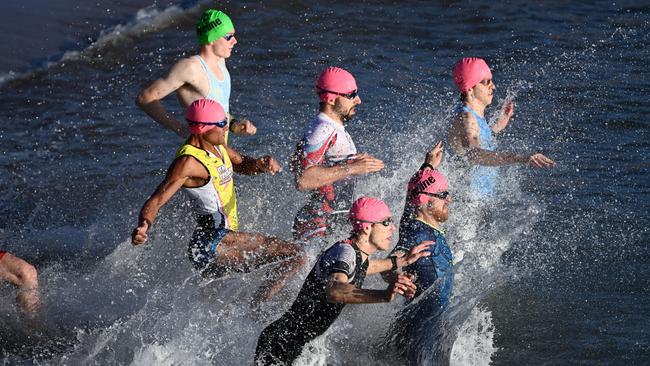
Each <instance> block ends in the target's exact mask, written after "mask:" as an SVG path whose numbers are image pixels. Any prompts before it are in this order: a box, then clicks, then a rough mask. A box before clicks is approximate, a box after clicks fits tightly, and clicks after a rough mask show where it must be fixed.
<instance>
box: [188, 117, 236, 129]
mask: <svg viewBox="0 0 650 366" xmlns="http://www.w3.org/2000/svg"><path fill="white" fill-rule="evenodd" d="M187 124H188V125H190V126H194V125H208V126H217V127H219V128H224V127H226V125H227V124H228V120H227V119H224V120H223V121H221V122H195V121H190V120H189V119H188V120H187Z"/></svg>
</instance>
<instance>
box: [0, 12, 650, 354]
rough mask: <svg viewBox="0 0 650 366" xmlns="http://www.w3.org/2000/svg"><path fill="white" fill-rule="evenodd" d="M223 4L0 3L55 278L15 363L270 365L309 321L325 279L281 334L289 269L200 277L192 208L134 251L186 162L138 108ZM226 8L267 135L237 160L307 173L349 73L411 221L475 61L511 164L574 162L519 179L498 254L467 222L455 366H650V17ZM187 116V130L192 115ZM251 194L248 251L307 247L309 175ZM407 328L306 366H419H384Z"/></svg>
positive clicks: (13, 222)
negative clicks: (257, 305) (518, 158)
mask: <svg viewBox="0 0 650 366" xmlns="http://www.w3.org/2000/svg"><path fill="white" fill-rule="evenodd" d="M206 4H210V3H209V2H205V3H196V2H193V1H179V2H177V3H174V2H171V1H170V2H158V3H155V4H154V3H150V2H148V1H145V0H140V1H136V2H132V1H131V2H129V3H128V4H124V3H119V2H117V3H114V2H110V3H109V2H105V3H104V2H101V1H99V2H93V3H92V4H89V5H79V4H76V3H74V2H72V1H70V2H67V1H61V2H56V4H39V2H36V1H30V0H27V1H22V2H20V3H7V4H4V3H3V4H2V5H0V9H2V10H3V11H2V12H0V13H1V14H2V15H0V17H2V20H3V21H2V22H0V24H1V25H2V28H0V29H1V30H2V34H3V42H2V44H3V48H2V55H1V58H0V74H2V75H3V76H2V81H3V84H2V85H1V86H0V118H1V120H2V123H1V124H0V141H1V143H2V147H3V154H2V155H0V171H1V172H2V173H1V174H0V185H1V186H2V187H3V189H2V190H1V193H0V215H1V216H0V217H2V220H0V221H2V222H1V223H0V241H1V242H2V247H3V248H4V249H7V250H9V251H11V252H14V253H16V254H17V255H19V256H21V257H23V258H25V259H27V260H29V261H30V262H32V263H34V264H35V265H36V266H37V267H38V269H39V271H40V281H41V287H42V300H43V314H42V324H41V325H40V328H39V329H37V330H34V329H31V328H27V327H26V326H25V323H24V322H23V321H22V319H21V318H20V316H19V311H18V310H17V309H16V307H15V304H14V296H15V292H14V291H13V290H12V289H11V288H10V287H9V286H5V285H0V291H1V294H0V298H1V299H2V301H1V302H0V314H1V316H0V349H2V357H3V363H4V364H11V365H13V364H69V365H76V364H89V365H93V364H96V365H106V364H132V365H150V364H161V365H172V364H174V365H175V364H197V365H200V364H250V363H251V362H252V357H253V350H254V346H255V342H256V339H257V335H258V334H259V332H260V331H261V329H262V328H263V327H264V326H265V325H266V324H267V323H268V321H269V320H270V319H272V318H274V317H277V316H279V315H280V314H281V312H282V311H283V309H284V308H285V307H286V306H288V305H289V304H290V302H291V300H292V296H294V295H295V293H296V290H297V289H298V287H299V286H300V284H301V280H302V277H304V275H305V274H306V272H305V273H303V274H302V277H300V278H296V279H295V280H294V281H293V282H292V283H291V284H290V286H289V288H288V289H287V291H285V292H284V293H281V294H280V296H279V297H278V298H277V299H275V300H273V301H272V302H271V303H269V304H267V305H265V306H264V307H263V309H262V310H263V311H264V312H265V313H264V315H262V316H260V315H258V314H253V313H252V312H251V310H250V308H249V306H248V298H249V296H250V294H251V292H252V291H253V290H254V289H255V285H256V284H257V282H258V279H259V277H260V276H261V275H262V274H263V273H264V272H265V271H267V270H268V268H266V269H261V270H259V271H257V272H255V273H252V274H249V275H245V276H239V275H237V276H232V277H229V278H225V279H220V280H217V281H212V282H205V281H202V280H201V279H200V278H198V277H197V276H196V275H195V274H193V273H192V271H191V269H190V265H189V263H188V261H187V259H186V258H185V245H186V243H187V241H188V240H189V235H190V233H191V231H192V226H193V223H192V220H191V218H190V217H188V213H189V212H190V207H189V205H188V204H187V203H185V199H184V197H183V195H178V197H176V198H175V199H174V200H173V201H172V202H170V204H169V205H168V206H167V207H166V208H165V209H163V211H162V212H161V215H160V218H159V221H158V224H157V225H156V227H155V230H154V231H153V232H152V235H151V242H150V244H149V246H148V247H147V248H144V249H143V248H133V247H132V246H131V244H130V243H129V234H130V231H131V229H132V227H133V225H134V224H135V222H136V217H137V212H138V210H139V208H140V205H141V204H142V203H143V202H144V200H145V199H146V198H147V197H148V195H149V194H150V193H151V192H152V191H153V189H154V187H155V186H156V185H157V183H158V182H159V181H160V180H161V179H162V177H163V174H164V171H165V169H166V167H167V166H168V164H169V162H170V161H171V159H172V157H173V153H174V151H175V148H176V147H177V146H178V145H179V143H180V141H179V140H178V139H177V138H176V137H175V136H174V135H173V134H172V133H170V132H167V131H164V130H162V129H161V128H159V127H157V125H155V123H154V122H152V121H151V120H149V119H148V118H147V117H146V116H145V114H144V113H143V112H141V111H139V110H138V109H137V108H136V107H135V106H134V104H133V100H134V98H135V96H136V94H137V93H138V91H139V90H140V89H141V88H142V87H143V86H145V85H146V84H147V83H148V82H149V81H150V80H152V79H154V78H156V77H158V76H160V75H162V74H163V73H164V72H166V70H167V68H168V67H169V66H170V65H171V64H172V63H173V61H174V60H176V59H178V58H179V57H182V56H186V55H190V54H192V53H193V52H194V44H195V39H194V33H193V24H194V21H195V19H196V17H197V16H198V14H200V12H201V10H202V9H203V8H205V6H206ZM223 8H224V9H225V10H226V11H227V12H228V13H229V14H230V15H231V17H232V18H233V21H234V23H235V27H236V29H237V34H238V41H239V44H238V45H237V46H236V48H235V53H234V54H233V57H231V59H229V60H228V65H229V68H230V71H231V75H232V77H233V99H232V100H231V106H232V108H233V112H234V113H235V114H238V113H239V114H242V113H243V114H245V115H246V116H248V117H250V118H251V119H252V120H253V121H254V122H255V123H256V124H257V126H258V134H257V135H255V136H254V137H251V138H245V139H244V138H237V139H235V141H234V143H235V145H236V146H237V147H238V148H240V149H241V150H243V151H245V152H247V153H250V154H252V155H260V154H263V153H268V152H270V153H273V154H274V155H275V156H277V157H278V158H279V159H280V160H283V161H284V162H286V160H287V159H288V156H289V154H290V153H291V150H292V147H293V146H294V144H295V142H296V141H297V140H298V137H299V135H300V134H301V133H302V128H303V127H304V125H305V124H306V123H307V121H308V120H309V119H310V118H311V117H312V116H313V115H314V114H315V113H316V109H317V104H316V98H315V97H314V95H313V83H314V79H315V77H316V75H317V74H318V72H319V71H320V70H321V69H322V68H323V67H325V66H327V65H339V66H343V67H346V68H347V69H349V70H350V71H351V72H352V73H353V74H355V76H356V77H357V81H358V83H359V85H360V93H361V97H362V99H363V102H364V103H363V104H362V106H361V107H360V108H359V113H358V118H357V119H355V120H354V121H353V122H352V123H351V124H350V125H349V127H348V130H349V131H350V134H351V135H352V136H353V138H354V139H355V141H356V143H357V146H358V147H359V149H360V150H361V151H367V152H369V153H371V154H374V155H376V156H378V157H380V158H381V159H383V160H384V161H385V163H386V169H385V170H384V171H382V172H381V173H379V174H375V175H373V176H370V177H367V178H364V179H362V180H361V182H360V191H359V193H360V194H361V193H363V194H372V195H376V196H379V197H383V198H385V199H386V201H387V202H388V203H389V205H390V206H391V208H392V209H393V211H394V212H395V213H399V212H401V210H402V205H403V195H404V191H405V185H406V179H407V178H406V177H408V176H409V175H410V174H411V173H412V172H413V171H414V169H416V168H417V167H418V166H419V165H420V163H421V159H422V157H423V153H424V151H425V149H427V148H428V147H429V146H431V145H432V144H433V142H434V141H435V140H437V139H439V138H442V137H443V135H444V131H445V129H446V126H447V124H448V123H449V120H450V116H451V114H452V112H453V109H454V107H455V106H456V103H457V95H456V91H455V89H454V86H453V82H452V78H451V75H450V74H451V67H452V65H453V63H454V62H455V61H456V60H457V59H458V58H459V57H463V56H479V57H484V58H486V59H487V60H488V62H489V63H490V65H491V66H492V68H493V73H494V77H495V81H496V83H497V98H496V100H495V106H494V107H492V108H491V110H490V112H492V115H494V112H495V111H496V110H497V109H498V105H499V103H501V102H503V100H505V99H506V98H508V97H513V98H515V100H516V102H517V111H516V117H515V119H514V121H513V122H512V125H511V126H510V127H509V129H508V133H507V134H505V135H504V136H502V137H500V138H499V146H501V147H503V148H511V149H517V150H528V151H533V150H536V149H539V150H540V151H543V152H544V153H545V154H547V155H549V156H551V157H552V158H554V159H555V160H556V161H557V162H558V163H559V164H558V167H557V168H556V169H555V170H552V171H532V170H528V169H525V168H510V169H504V170H503V177H504V178H503V181H502V183H503V184H502V185H501V187H500V192H499V195H498V200H497V201H498V203H496V204H494V205H493V206H490V209H491V211H492V215H493V217H495V218H496V219H495V225H493V226H491V227H490V228H489V229H487V230H481V231H479V233H480V235H478V236H475V234H476V232H477V231H476V230H477V228H475V227H472V225H470V224H468V221H469V220H468V218H472V217H474V216H473V215H475V214H476V213H475V211H473V210H472V209H471V208H469V207H463V206H462V205H460V204H458V203H456V204H454V205H452V207H451V219H450V221H449V223H448V225H447V227H448V229H449V239H450V242H452V243H453V244H452V247H453V249H454V251H455V252H456V253H461V252H462V253H463V261H462V263H461V265H459V269H458V273H457V276H456V280H457V281H456V285H455V286H456V287H455V294H454V297H453V298H452V306H451V307H450V309H449V311H448V314H447V316H446V322H447V323H446V326H447V327H448V330H449V331H448V335H447V336H446V338H445V342H449V343H451V344H452V352H451V356H450V359H451V363H452V364H453V365H481V364H483V365H485V364H494V365H519V364H607V365H609V364H611V365H619V364H620V365H629V364H639V365H641V364H647V363H648V362H649V360H650V349H649V347H650V336H649V335H648V329H650V321H649V320H648V319H650V309H649V308H648V306H647V305H646V304H647V303H648V300H650V298H649V295H648V294H649V291H648V289H649V284H650V283H649V282H650V252H649V251H648V243H649V242H650V240H649V238H650V236H649V233H648V225H649V224H650V220H649V219H648V214H647V212H648V209H649V208H650V194H649V193H650V188H649V186H650V185H649V175H648V168H649V167H650V162H649V161H648V156H649V152H650V143H649V141H650V138H649V137H650V136H649V131H650V125H649V122H648V118H647V117H646V116H647V115H648V114H649V113H650V107H649V106H648V95H649V94H650V81H649V74H650V70H649V68H648V66H647V60H648V59H650V51H648V49H649V46H650V39H649V38H650V36H649V34H650V16H649V14H650V6H648V5H647V4H643V3H642V2H637V3H634V2H621V3H616V4H612V3H611V2H593V3H590V4H581V3H565V2H544V3H543V4H533V3H524V2H515V3H509V4H499V3H494V2H492V3H489V2H466V3H460V2H441V3H438V4H431V3H429V2H417V1H405V2H399V3H389V2H381V1H365V2H355V3H349V2H344V1H332V2H328V3H326V4H325V3H324V4H322V5H308V4H307V3H303V2H281V1H266V2H263V3H257V2H251V1H243V2H226V3H224V4H223ZM166 105H167V106H168V107H169V108H170V109H171V110H174V111H177V112H178V113H180V112H181V111H180V110H179V108H178V107H177V105H176V101H175V100H174V99H173V98H170V99H169V100H168V101H167V103H166ZM444 169H445V170H446V171H447V172H448V173H449V174H451V175H453V174H454V171H453V169H452V167H449V166H445V167H444ZM237 184H238V195H239V198H240V214H241V221H242V222H243V223H244V225H243V229H244V230H254V231H260V232H265V233H270V234H273V235H277V236H280V237H284V238H289V237H290V234H289V230H290V226H291V222H292V219H293V215H294V213H295V212H296V210H297V209H298V208H299V207H300V205H301V204H302V203H303V202H304V200H305V196H304V195H303V194H300V193H298V192H297V191H296V190H295V189H294V188H293V186H292V179H291V176H290V174H289V173H288V172H287V171H286V170H285V172H283V173H282V174H280V175H279V176H276V177H238V178H237ZM457 189H462V188H461V187H457ZM471 222H472V221H470V223H471ZM310 255H311V259H312V260H313V259H314V257H315V255H316V249H315V248H312V250H311V252H310ZM307 269H308V268H307ZM307 269H306V270H307ZM367 285H368V286H382V284H381V283H380V281H378V280H374V281H373V280H369V281H367ZM398 308H399V304H392V305H369V306H363V307H361V306H349V307H348V308H347V309H346V311H345V312H344V314H343V316H342V318H341V319H339V321H337V323H336V324H335V326H334V327H333V328H332V329H331V330H330V331H329V332H328V336H327V337H324V338H321V339H319V340H317V341H316V342H315V343H314V344H313V345H312V347H311V348H310V350H309V351H308V352H306V353H305V354H304V355H303V356H304V357H303V358H302V359H301V360H300V362H301V363H302V364H305V365H307V364H309V365H316V364H325V363H329V364H346V365H349V364H359V365H365V364H387V365H390V364H400V361H399V360H396V359H395V358H394V357H393V356H392V355H390V354H387V353H386V352H385V350H383V349H380V348H377V347H376V346H377V344H378V343H379V342H380V340H381V337H382V335H383V333H384V332H385V330H386V328H387V326H388V323H389V322H390V319H391V317H392V314H393V313H394V312H395V311H396V310H397V309H398Z"/></svg>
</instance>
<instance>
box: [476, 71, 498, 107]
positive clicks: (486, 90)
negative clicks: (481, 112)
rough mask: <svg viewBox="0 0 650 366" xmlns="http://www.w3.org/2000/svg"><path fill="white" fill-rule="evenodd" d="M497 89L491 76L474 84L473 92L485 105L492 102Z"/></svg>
mask: <svg viewBox="0 0 650 366" xmlns="http://www.w3.org/2000/svg"><path fill="white" fill-rule="evenodd" d="M495 90H496V85H494V81H492V79H491V78H488V79H483V80H481V81H480V82H479V83H478V84H476V85H474V87H473V88H472V94H473V96H474V98H475V99H477V100H478V101H479V102H481V103H482V104H483V105H485V106H488V105H490V104H492V98H493V97H494V91H495Z"/></svg>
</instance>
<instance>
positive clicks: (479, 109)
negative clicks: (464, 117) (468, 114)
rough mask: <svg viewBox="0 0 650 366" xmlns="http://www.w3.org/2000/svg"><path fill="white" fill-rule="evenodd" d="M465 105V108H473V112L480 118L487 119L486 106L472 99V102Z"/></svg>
mask: <svg viewBox="0 0 650 366" xmlns="http://www.w3.org/2000/svg"><path fill="white" fill-rule="evenodd" d="M463 104H464V105H465V106H467V107H470V108H472V110H473V111H474V112H476V114H478V115H479V116H481V117H483V118H485V107H486V106H485V104H483V103H481V102H479V101H478V100H476V99H472V100H470V101H466V102H465V103H463Z"/></svg>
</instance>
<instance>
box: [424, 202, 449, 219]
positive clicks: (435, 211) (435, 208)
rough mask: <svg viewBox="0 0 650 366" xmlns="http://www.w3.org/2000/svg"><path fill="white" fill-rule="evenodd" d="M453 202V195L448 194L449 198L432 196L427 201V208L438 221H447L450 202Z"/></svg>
mask: <svg viewBox="0 0 650 366" xmlns="http://www.w3.org/2000/svg"><path fill="white" fill-rule="evenodd" d="M450 202H451V195H448V196H447V198H444V199H443V198H440V197H436V196H430V198H429V202H427V203H426V205H427V208H428V209H429V210H430V211H429V212H430V214H431V215H432V216H433V218H434V219H436V221H438V222H445V221H447V219H449V203H450Z"/></svg>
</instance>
